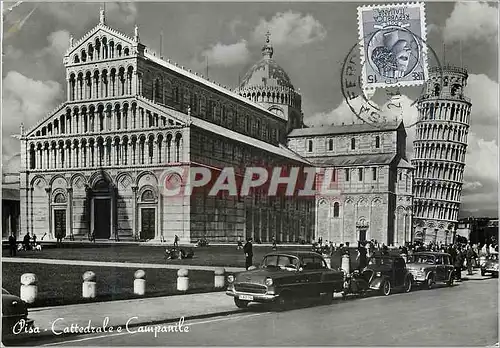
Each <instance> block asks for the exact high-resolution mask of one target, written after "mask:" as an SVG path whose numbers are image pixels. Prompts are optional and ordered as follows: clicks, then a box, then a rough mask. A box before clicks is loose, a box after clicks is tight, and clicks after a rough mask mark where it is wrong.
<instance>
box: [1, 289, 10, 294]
mask: <svg viewBox="0 0 500 348" xmlns="http://www.w3.org/2000/svg"><path fill="white" fill-rule="evenodd" d="M2 294H5V295H10V294H9V292H8V291H7V290H5V289H4V288H2Z"/></svg>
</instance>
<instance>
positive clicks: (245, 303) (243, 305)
mask: <svg viewBox="0 0 500 348" xmlns="http://www.w3.org/2000/svg"><path fill="white" fill-rule="evenodd" d="M249 303H250V301H245V300H240V299H239V298H236V297H235V298H234V304H235V305H236V307H238V308H247V307H248V304H249Z"/></svg>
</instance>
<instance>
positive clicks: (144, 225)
mask: <svg viewBox="0 0 500 348" xmlns="http://www.w3.org/2000/svg"><path fill="white" fill-rule="evenodd" d="M155 226H156V219H155V209H154V208H143V209H141V239H146V240H147V239H154V238H155Z"/></svg>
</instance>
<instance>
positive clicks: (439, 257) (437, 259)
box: [436, 256, 443, 265]
mask: <svg viewBox="0 0 500 348" xmlns="http://www.w3.org/2000/svg"><path fill="white" fill-rule="evenodd" d="M442 264H443V260H442V259H441V256H436V265H442Z"/></svg>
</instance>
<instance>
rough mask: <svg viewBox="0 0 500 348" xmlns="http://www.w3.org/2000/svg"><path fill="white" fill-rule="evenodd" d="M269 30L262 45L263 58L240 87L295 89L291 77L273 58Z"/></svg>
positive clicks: (246, 75) (241, 82)
mask: <svg viewBox="0 0 500 348" xmlns="http://www.w3.org/2000/svg"><path fill="white" fill-rule="evenodd" d="M269 35H270V34H269V32H268V33H267V39H266V43H265V45H264V46H263V47H262V56H263V57H262V59H261V60H259V61H258V62H257V63H255V64H254V65H253V66H252V67H251V68H250V69H249V70H248V72H247V73H246V74H245V76H244V77H243V80H241V81H240V86H239V89H240V90H241V89H246V88H251V87H288V88H291V89H295V88H294V87H293V85H292V82H291V81H290V77H288V74H287V73H286V71H285V70H283V68H282V67H281V66H279V64H278V63H276V61H275V60H274V59H272V58H273V53H274V49H273V46H272V45H271V43H270V40H269Z"/></svg>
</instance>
